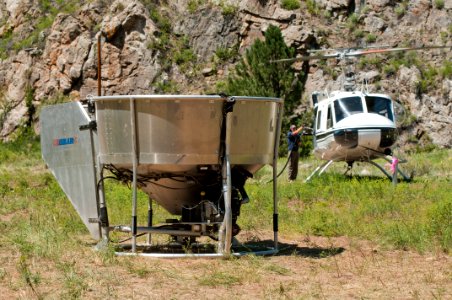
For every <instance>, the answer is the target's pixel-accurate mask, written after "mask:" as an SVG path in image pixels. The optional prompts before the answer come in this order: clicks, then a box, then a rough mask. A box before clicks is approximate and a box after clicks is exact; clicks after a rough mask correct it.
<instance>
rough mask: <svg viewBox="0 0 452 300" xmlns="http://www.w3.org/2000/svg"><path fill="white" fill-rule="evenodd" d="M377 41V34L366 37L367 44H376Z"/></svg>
mask: <svg viewBox="0 0 452 300" xmlns="http://www.w3.org/2000/svg"><path fill="white" fill-rule="evenodd" d="M376 40H377V36H376V35H375V34H372V33H369V34H368V35H367V36H366V42H368V43H374V42H375V41H376Z"/></svg>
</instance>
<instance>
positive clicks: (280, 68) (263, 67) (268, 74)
mask: <svg viewBox="0 0 452 300" xmlns="http://www.w3.org/2000/svg"><path fill="white" fill-rule="evenodd" d="M264 35H265V40H264V41H261V40H256V41H255V42H254V44H253V45H251V47H250V48H249V49H248V50H247V51H246V53H245V56H244V57H243V58H242V59H241V60H240V62H239V63H238V64H237V66H236V69H235V71H234V72H233V73H231V75H229V77H228V79H227V93H228V94H230V95H247V96H263V97H277V98H283V99H284V111H285V112H286V116H285V117H284V118H283V125H282V126H283V128H288V126H289V123H290V122H297V120H294V119H291V118H290V114H292V112H293V110H294V108H295V107H296V106H297V105H298V104H299V103H300V99H301V91H302V79H301V76H304V75H303V74H296V71H295V70H294V69H293V68H292V67H291V65H292V62H274V63H272V61H276V60H280V59H286V58H294V57H295V49H293V48H289V47H288V46H287V45H286V43H285V42H284V39H283V37H282V34H281V30H280V29H279V28H278V27H276V26H273V25H270V26H269V27H268V29H267V31H266V32H265V34H264ZM284 131H285V130H284ZM283 141H285V135H282V136H281V142H283ZM284 155H286V154H284Z"/></svg>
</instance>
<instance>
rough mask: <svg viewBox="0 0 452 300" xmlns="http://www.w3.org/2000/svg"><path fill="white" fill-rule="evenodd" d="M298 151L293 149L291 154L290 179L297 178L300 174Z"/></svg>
mask: <svg viewBox="0 0 452 300" xmlns="http://www.w3.org/2000/svg"><path fill="white" fill-rule="evenodd" d="M298 157H299V154H298V151H291V152H290V154H289V160H290V161H289V180H295V179H297V175H298Z"/></svg>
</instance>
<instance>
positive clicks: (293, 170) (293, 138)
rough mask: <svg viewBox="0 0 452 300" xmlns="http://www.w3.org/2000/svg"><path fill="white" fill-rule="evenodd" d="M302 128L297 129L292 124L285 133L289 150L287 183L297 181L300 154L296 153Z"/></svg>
mask: <svg viewBox="0 0 452 300" xmlns="http://www.w3.org/2000/svg"><path fill="white" fill-rule="evenodd" d="M302 130H303V126H300V127H298V128H297V126H295V125H294V124H292V125H290V130H289V132H288V133H287V144H288V150H289V155H288V156H289V157H288V160H289V182H292V181H294V180H295V179H297V175H298V159H299V158H300V153H299V151H298V149H299V147H300V144H301V131H302Z"/></svg>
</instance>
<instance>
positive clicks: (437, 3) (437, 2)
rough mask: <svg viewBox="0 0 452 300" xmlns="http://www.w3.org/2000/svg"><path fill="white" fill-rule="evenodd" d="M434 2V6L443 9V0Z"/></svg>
mask: <svg viewBox="0 0 452 300" xmlns="http://www.w3.org/2000/svg"><path fill="white" fill-rule="evenodd" d="M434 4H435V7H436V8H437V9H443V8H444V0H435V1H434Z"/></svg>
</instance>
